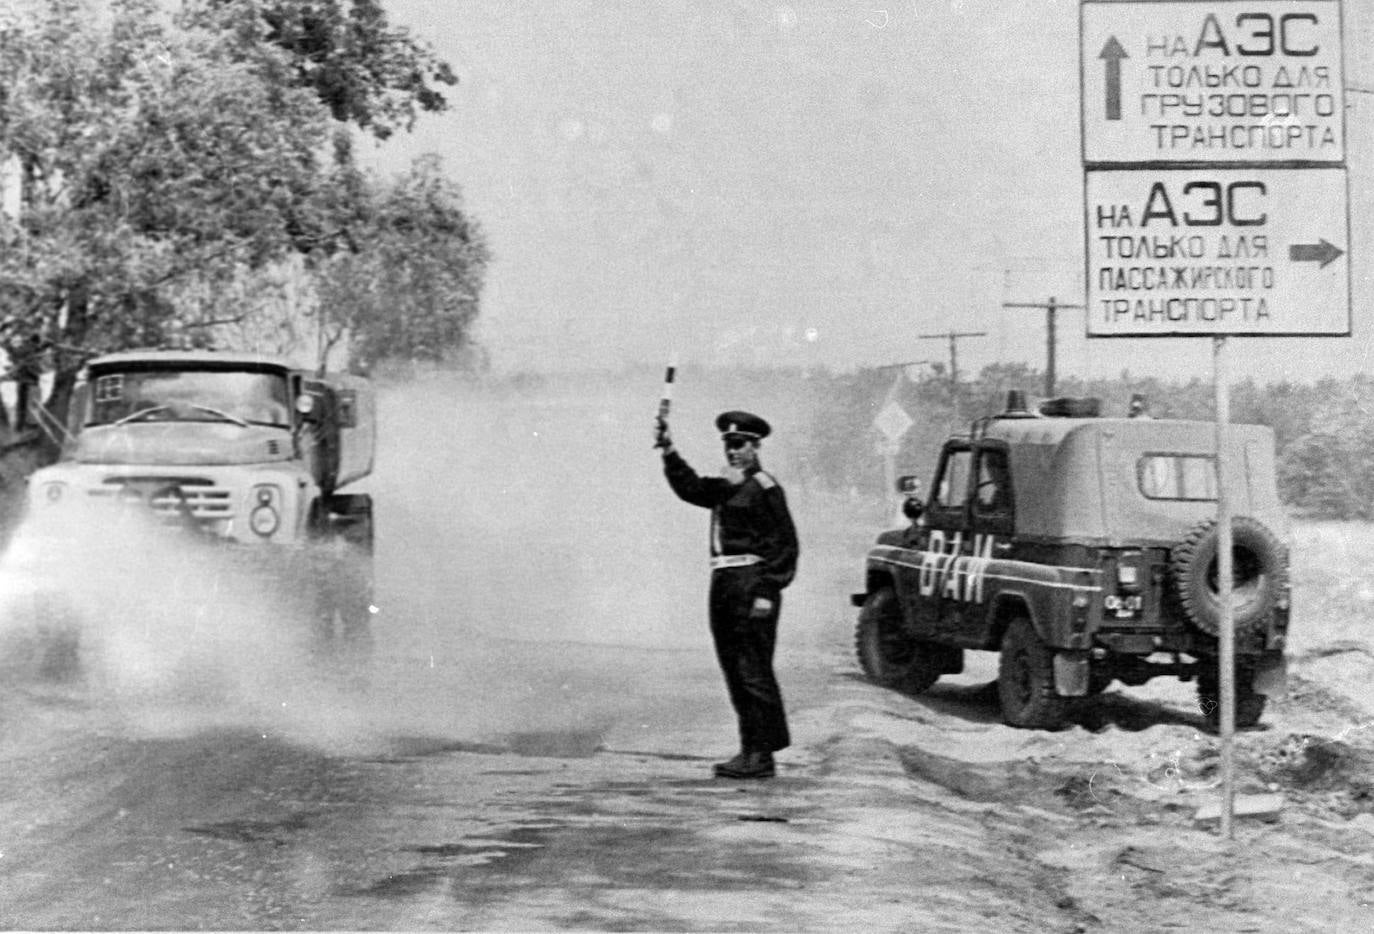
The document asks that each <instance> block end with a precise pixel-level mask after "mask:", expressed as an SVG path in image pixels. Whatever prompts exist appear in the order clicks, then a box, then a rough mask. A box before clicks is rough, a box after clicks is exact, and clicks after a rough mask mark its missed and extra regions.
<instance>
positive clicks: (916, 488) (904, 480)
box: [897, 476, 921, 496]
mask: <svg viewBox="0 0 1374 934" xmlns="http://www.w3.org/2000/svg"><path fill="white" fill-rule="evenodd" d="M897 492H898V493H901V494H902V495H903V496H916V495H917V494H919V493H920V492H921V480H920V478H919V477H910V476H907V477H898V478H897Z"/></svg>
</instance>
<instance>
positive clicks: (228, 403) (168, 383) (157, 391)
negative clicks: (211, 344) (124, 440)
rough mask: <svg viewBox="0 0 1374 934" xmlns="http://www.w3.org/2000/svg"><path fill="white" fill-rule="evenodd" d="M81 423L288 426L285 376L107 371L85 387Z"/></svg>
mask: <svg viewBox="0 0 1374 934" xmlns="http://www.w3.org/2000/svg"><path fill="white" fill-rule="evenodd" d="M88 398H89V400H90V401H89V403H88V405H87V411H86V417H85V419H84V422H83V423H84V427H87V428H89V427H95V426H99V425H111V426H113V425H121V424H131V423H136V422H170V421H177V422H230V423H234V424H238V425H267V426H272V427H277V428H290V427H291V414H290V413H291V409H290V406H289V404H288V399H289V392H288V387H287V381H286V374H284V373H278V372H269V371H262V370H256V371H253V370H224V369H185V368H179V369H151V368H139V369H134V368H130V369H127V370H113V371H111V370H105V371H102V372H100V373H99V374H97V375H95V376H94V377H93V378H92V380H91V384H90V388H89V397H88Z"/></svg>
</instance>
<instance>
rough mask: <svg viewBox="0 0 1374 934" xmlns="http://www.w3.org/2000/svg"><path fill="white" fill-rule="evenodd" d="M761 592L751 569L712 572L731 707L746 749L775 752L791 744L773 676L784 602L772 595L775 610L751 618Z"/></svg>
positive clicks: (714, 622) (715, 630)
mask: <svg viewBox="0 0 1374 934" xmlns="http://www.w3.org/2000/svg"><path fill="white" fill-rule="evenodd" d="M758 593H759V587H758V572H757V571H756V570H754V569H753V568H751V567H744V568H726V569H722V570H718V571H714V572H712V574H711V604H710V609H711V637H712V639H714V640H715V644H716V658H717V660H718V661H719V662H720V670H721V671H722V672H724V674H725V687H726V689H727V690H729V692H730V703H731V704H732V705H734V708H735V715H736V716H737V717H738V718H739V736H740V746H741V748H743V749H745V750H749V751H753V752H773V751H774V750H778V749H785V748H787V746H788V745H789V744H790V743H791V737H790V736H789V735H788V732H787V715H786V713H785V712H784V710H783V706H782V692H781V691H780V690H779V689H778V681H777V678H775V677H774V676H773V647H774V645H775V644H776V642H777V637H778V613H779V611H780V610H781V609H782V600H781V598H779V597H778V596H777V595H776V594H772V597H773V611H772V612H771V613H769V614H768V615H767V616H764V617H758V618H751V617H750V615H749V611H750V608H751V607H752V606H753V603H754V597H755V596H757V595H758Z"/></svg>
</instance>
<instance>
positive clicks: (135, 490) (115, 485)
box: [91, 476, 233, 520]
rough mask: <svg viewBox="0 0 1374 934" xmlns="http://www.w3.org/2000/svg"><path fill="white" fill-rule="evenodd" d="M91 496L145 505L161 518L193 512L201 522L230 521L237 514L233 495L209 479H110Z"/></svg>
mask: <svg viewBox="0 0 1374 934" xmlns="http://www.w3.org/2000/svg"><path fill="white" fill-rule="evenodd" d="M91 495H92V496H94V497H99V498H101V499H106V500H112V501H116V502H124V503H129V504H138V503H142V504H144V505H146V506H148V507H149V508H150V509H152V510H153V512H154V513H156V514H158V515H159V516H162V517H166V518H171V517H174V516H177V515H184V514H185V511H186V510H190V513H191V515H192V516H194V517H195V518H196V519H200V520H213V519H222V518H228V517H229V516H230V515H231V514H232V512H233V504H232V503H231V502H230V498H231V495H232V494H231V492H230V491H229V490H226V489H222V488H220V487H216V486H215V481H213V480H211V479H210V478H208V477H139V476H126V477H109V478H107V479H106V480H105V481H104V483H102V484H101V485H100V486H99V487H97V488H96V489H93V490H91Z"/></svg>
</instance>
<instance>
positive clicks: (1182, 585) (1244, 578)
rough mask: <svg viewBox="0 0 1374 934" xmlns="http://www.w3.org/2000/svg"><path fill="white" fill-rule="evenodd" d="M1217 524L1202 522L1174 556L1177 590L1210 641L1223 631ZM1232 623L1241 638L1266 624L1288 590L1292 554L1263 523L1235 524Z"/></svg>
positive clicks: (1249, 520) (1244, 519)
mask: <svg viewBox="0 0 1374 934" xmlns="http://www.w3.org/2000/svg"><path fill="white" fill-rule="evenodd" d="M1218 538H1219V536H1218V534H1217V521H1216V520H1215V519H1208V520H1206V521H1205V522H1200V523H1198V524H1197V525H1196V526H1194V527H1193V529H1192V530H1191V531H1190V532H1189V533H1188V534H1187V535H1186V536H1184V538H1183V541H1182V542H1180V543H1179V544H1178V545H1176V546H1174V549H1173V551H1172V552H1171V553H1170V555H1169V565H1170V568H1171V570H1172V571H1173V579H1174V587H1175V589H1176V593H1177V596H1178V599H1179V603H1180V605H1181V606H1182V608H1183V613H1184V615H1185V616H1186V617H1187V619H1188V621H1189V622H1190V623H1192V624H1193V625H1194V626H1195V627H1197V628H1198V629H1199V630H1201V631H1202V632H1204V633H1206V634H1207V635H1209V636H1216V635H1218V634H1219V633H1220V631H1221V609H1222V607H1221V600H1220V599H1219V596H1218V590H1217V541H1218ZM1231 553H1232V559H1231V560H1232V565H1233V567H1232V578H1233V580H1232V584H1231V588H1232V589H1231V603H1232V619H1233V621H1234V624H1235V628H1236V631H1237V632H1244V631H1246V630H1249V629H1251V628H1255V627H1257V626H1258V625H1260V624H1262V623H1263V621H1264V620H1265V618H1266V617H1268V616H1269V614H1270V613H1272V612H1273V611H1274V608H1275V606H1276V605H1277V602H1278V599H1279V597H1280V595H1281V594H1282V593H1283V592H1284V591H1285V590H1287V588H1288V552H1287V549H1285V548H1284V546H1283V543H1282V542H1280V541H1279V539H1278V537H1277V536H1275V535H1274V533H1273V532H1271V531H1269V529H1268V527H1266V526H1265V525H1264V524H1263V523H1261V522H1260V521H1258V520H1257V519H1254V518H1251V517H1250V516H1237V517H1236V518H1234V519H1233V520H1232V521H1231Z"/></svg>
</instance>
